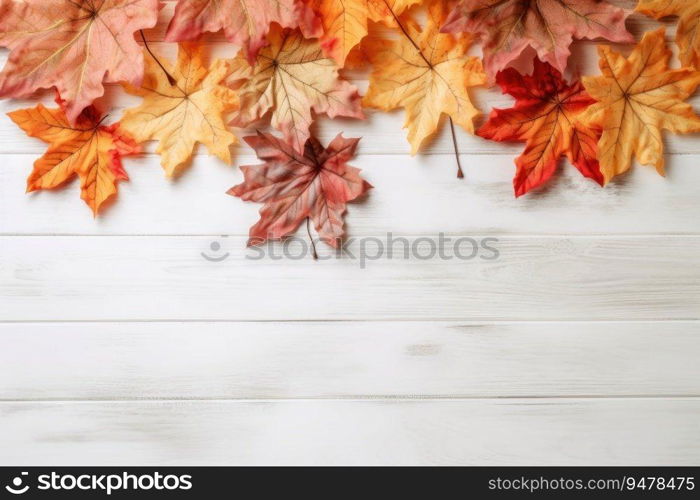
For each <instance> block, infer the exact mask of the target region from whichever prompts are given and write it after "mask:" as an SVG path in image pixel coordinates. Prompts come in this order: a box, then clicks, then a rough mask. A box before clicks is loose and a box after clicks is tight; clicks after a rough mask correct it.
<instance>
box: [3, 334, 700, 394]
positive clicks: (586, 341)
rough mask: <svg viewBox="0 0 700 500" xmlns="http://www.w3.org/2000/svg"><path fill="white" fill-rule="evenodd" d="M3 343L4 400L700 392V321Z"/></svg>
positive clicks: (70, 337) (28, 338)
mask: <svg viewBox="0 0 700 500" xmlns="http://www.w3.org/2000/svg"><path fill="white" fill-rule="evenodd" d="M0 341H1V342H2V345H3V348H2V350H0V400H5V401H9V400H22V401H27V400H34V401H46V400H116V399H118V400H135V399H139V400H140V399H292V398H295V399H299V398H302V399H311V398H368V397H370V398H377V397H387V396H391V397H411V398H415V397H420V398H445V397H464V398H466V397H469V398H472V397H554V396H611V395H613V396H631V395H633V396H662V395H666V396H679V395H683V396H694V395H700V364H699V363H698V362H697V359H698V356H699V355H700V323H698V322H653V323H636V322H631V323H630V322H612V323H605V322H583V323H558V322H555V323H490V324H488V323H487V324H479V323H439V322H425V323H424V322H408V323H407V322H347V323H345V322H330V323H328V322H318V323H308V322H298V323H297V322H295V323H25V324H21V323H20V324H17V323H9V324H8V323H6V324H0ZM86 381H89V383H86Z"/></svg>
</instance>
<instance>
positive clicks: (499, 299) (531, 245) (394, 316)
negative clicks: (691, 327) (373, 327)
mask: <svg viewBox="0 0 700 500" xmlns="http://www.w3.org/2000/svg"><path fill="white" fill-rule="evenodd" d="M466 236H468V237H471V238H474V239H475V240H476V241H477V247H478V248H477V251H476V252H475V254H476V257H475V258H474V259H472V260H461V259H459V258H454V255H453V253H452V247H453V246H454V242H455V241H456V239H457V238H462V237H466ZM426 237H431V238H433V239H432V240H428V241H425V240H420V239H418V238H416V239H410V240H408V241H407V244H404V243H401V242H398V243H397V242H396V241H394V242H393V248H394V252H395V253H394V258H393V259H389V258H388V256H387V251H386V250H387V247H388V244H387V241H386V236H382V238H383V240H371V239H370V240H355V241H351V242H350V244H349V245H348V247H347V249H348V251H349V252H350V253H351V254H352V255H354V257H355V258H354V259H353V258H351V257H350V256H349V254H348V253H347V252H346V253H344V254H343V255H342V256H341V257H340V258H336V254H334V253H332V252H331V251H330V250H329V249H328V248H327V247H325V246H322V247H321V248H320V250H321V258H322V259H323V260H322V261H313V260H312V259H311V258H310V257H309V255H308V252H307V253H306V257H304V248H305V247H307V246H308V245H307V244H306V243H305V241H304V240H302V239H299V240H293V241H291V243H290V244H288V245H287V247H286V248H287V252H286V255H288V256H289V257H288V258H285V257H284V255H285V252H284V248H285V247H284V246H283V245H280V244H276V245H271V246H269V247H266V248H265V256H264V257H262V258H261V254H260V250H259V249H246V248H245V239H242V238H237V237H236V238H229V239H222V240H220V241H219V244H220V245H222V246H221V248H220V249H219V251H218V252H216V253H215V252H213V251H212V250H210V245H211V243H212V240H211V239H210V238H204V237H181V236H174V237H133V236H128V237H2V238H0V249H1V250H0V251H1V252H2V254H1V255H0V297H1V298H2V300H1V302H0V317H1V318H3V319H4V320H18V321H21V320H162V319H168V320H261V319H265V320H324V319H326V320H331V319H332V320H362V319H377V320H379V319H381V320H426V319H428V320H440V319H442V320H466V321H488V320H606V319H612V320H620V319H627V320H664V319H679V320H681V319H687V320H695V319H699V318H698V312H700V238H698V237H692V236H685V237H668V236H659V237H641V236H640V237H605V236H602V237H562V236H552V237H544V236H533V237H515V236H504V237H500V238H498V241H491V242H489V241H486V242H481V246H479V245H478V243H479V241H480V237H479V236H478V235H474V234H472V235H450V236H449V237H450V238H452V241H451V242H450V243H449V244H444V245H443V248H444V252H443V256H444V258H440V257H439V256H438V255H439V249H438V246H439V240H438V236H437V235H428V236H426ZM443 243H444V242H443ZM363 244H364V245H365V250H364V251H362V245H363ZM408 244H410V245H411V246H415V252H409V259H404V258H403V257H404V255H403V249H404V248H405V247H407V245H408ZM380 246H384V247H385V248H384V250H385V252H384V257H381V253H380V252H379V249H380ZM489 247H490V248H495V249H496V250H497V252H498V258H497V259H496V260H491V259H493V258H494V257H495V256H496V255H495V254H494V252H493V251H492V250H490V249H489ZM459 250H460V251H461V253H462V255H463V256H466V257H469V256H470V255H472V254H473V253H474V252H472V243H470V241H469V240H462V241H460V243H459ZM206 252H209V253H206ZM203 253H205V255H207V256H208V257H210V258H212V257H216V258H218V257H224V256H226V253H228V258H227V259H226V260H224V261H223V262H220V263H214V262H209V261H207V260H205V259H204V258H203V256H202V254H203ZM431 254H432V255H435V256H434V258H431V259H429V260H424V259H426V258H427V257H430V256H431ZM374 256H380V258H378V259H377V260H368V258H370V257H374ZM362 257H364V258H365V260H364V268H363V262H362V260H361V258H362ZM299 258H300V260H294V259H299Z"/></svg>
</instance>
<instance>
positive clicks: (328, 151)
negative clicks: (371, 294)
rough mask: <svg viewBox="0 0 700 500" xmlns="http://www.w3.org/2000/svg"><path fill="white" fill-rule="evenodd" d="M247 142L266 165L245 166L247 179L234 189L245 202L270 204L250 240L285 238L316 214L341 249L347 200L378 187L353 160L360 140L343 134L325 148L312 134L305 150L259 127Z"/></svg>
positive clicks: (322, 231) (319, 227)
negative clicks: (348, 137) (351, 164)
mask: <svg viewBox="0 0 700 500" xmlns="http://www.w3.org/2000/svg"><path fill="white" fill-rule="evenodd" d="M245 141H246V142H247V143H248V144H250V146H251V147H252V148H253V149H255V151H256V152H257V155H258V158H260V159H261V160H263V161H264V162H265V163H264V164H263V165H257V166H247V167H241V169H242V170H243V174H244V176H245V181H244V182H243V183H242V184H240V185H238V186H235V187H233V188H232V189H231V190H230V191H229V194H231V195H233V196H238V197H239V198H241V199H243V200H245V201H254V202H257V203H264V206H263V208H262V209H261V210H260V221H259V222H258V223H257V224H255V225H254V226H253V227H252V228H251V230H250V241H249V244H250V245H261V244H263V243H265V242H266V241H268V240H279V239H283V238H285V237H287V236H289V235H290V234H292V233H293V232H295V231H296V230H297V229H298V228H299V226H300V225H301V224H302V223H303V222H304V221H305V220H307V219H310V220H311V221H312V222H313V224H314V227H315V228H316V231H317V232H318V234H319V236H320V237H321V239H322V240H323V241H325V242H326V243H328V244H329V245H330V246H332V247H334V248H338V246H339V244H340V242H341V239H342V237H343V235H344V234H345V230H344V221H343V217H344V214H345V211H346V204H347V202H349V201H353V200H355V199H357V198H359V197H360V196H362V195H363V194H365V193H366V192H367V191H369V190H370V189H371V188H372V186H371V185H370V184H368V183H367V182H365V181H364V180H362V178H361V177H360V170H359V169H357V168H355V167H351V166H349V165H348V164H347V162H348V161H349V160H350V159H351V158H352V157H353V156H354V155H355V150H356V149H357V145H358V143H359V139H345V138H343V137H342V135H339V136H338V137H336V138H335V139H334V140H333V142H331V144H330V145H329V146H328V148H324V147H323V146H322V145H321V144H320V143H319V142H318V140H316V139H315V138H310V139H309V140H308V141H307V142H306V145H305V148H304V153H303V154H301V153H298V152H297V151H296V149H295V148H294V147H293V145H291V144H289V143H286V142H284V141H282V140H280V139H278V138H276V137H274V136H272V135H270V134H265V133H262V132H258V135H257V136H252V137H246V138H245Z"/></svg>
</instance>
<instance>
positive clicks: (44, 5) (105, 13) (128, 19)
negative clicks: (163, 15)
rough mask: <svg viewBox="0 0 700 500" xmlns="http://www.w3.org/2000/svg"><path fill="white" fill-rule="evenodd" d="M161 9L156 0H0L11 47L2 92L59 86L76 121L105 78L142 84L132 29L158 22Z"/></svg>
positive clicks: (0, 79) (0, 26)
mask: <svg viewBox="0 0 700 500" xmlns="http://www.w3.org/2000/svg"><path fill="white" fill-rule="evenodd" d="M158 8H159V2H158V0H91V1H88V0H0V46H3V47H8V48H9V49H10V50H11V52H10V55H9V58H8V61H7V65H6V66H5V68H4V69H3V71H2V72H1V73H0V97H26V96H28V95H30V94H31V93H33V92H35V91H36V90H39V89H46V88H51V87H56V89H57V91H58V93H59V94H60V95H61V97H62V98H63V99H64V100H65V101H66V115H67V117H68V120H69V121H70V122H71V123H75V121H76V119H77V118H78V115H80V113H81V112H82V111H83V109H85V108H86V107H88V106H89V105H90V104H92V103H93V102H94V100H95V99H96V98H98V97H100V96H102V95H103V94H104V86H103V83H116V82H119V81H127V82H130V83H132V84H134V85H139V84H140V83H141V79H142V78H143V58H142V56H141V49H140V47H139V46H138V44H137V43H136V41H135V40H134V36H133V34H134V32H135V31H137V30H140V29H146V28H152V27H154V26H155V25H156V23H157V21H158Z"/></svg>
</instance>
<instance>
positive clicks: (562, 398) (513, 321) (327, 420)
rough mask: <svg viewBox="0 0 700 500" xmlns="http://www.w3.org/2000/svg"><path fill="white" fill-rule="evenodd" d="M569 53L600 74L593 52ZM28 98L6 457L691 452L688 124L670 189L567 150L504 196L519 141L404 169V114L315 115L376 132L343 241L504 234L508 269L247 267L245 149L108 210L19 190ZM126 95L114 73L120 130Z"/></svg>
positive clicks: (12, 228) (263, 459)
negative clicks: (241, 192)
mask: <svg viewBox="0 0 700 500" xmlns="http://www.w3.org/2000/svg"><path fill="white" fill-rule="evenodd" d="M618 3H620V2H618ZM621 3H622V4H624V5H627V6H630V5H633V3H634V2H630V1H627V0H625V1H622V2H621ZM171 12H172V3H170V2H169V4H168V5H167V6H166V8H165V9H164V11H163V14H162V16H163V18H164V19H167V17H168V16H169V15H170V13H171ZM666 24H667V25H668V26H669V27H671V26H672V24H669V23H666ZM658 25H659V23H656V22H654V21H651V20H648V19H645V18H643V17H641V16H637V15H635V16H633V17H632V18H631V19H630V22H629V26H630V27H631V28H632V30H633V31H634V32H635V33H636V34H639V33H641V32H642V31H643V30H646V29H651V28H653V27H655V26H658ZM673 32H674V30H673V29H670V30H669V39H672V35H673ZM148 35H149V37H150V38H151V39H152V40H162V30H154V31H153V32H151V33H149V34H148ZM207 39H208V40H209V42H210V44H211V46H212V53H214V54H217V55H222V56H224V55H227V54H228V55H230V54H232V53H233V51H232V49H231V47H229V46H226V44H224V43H222V39H221V37H220V36H218V35H213V36H210V37H208V38H207ZM154 47H155V48H156V50H163V51H164V53H168V54H173V53H174V46H172V45H168V44H163V43H160V42H155V43H154ZM574 52H575V54H576V56H575V57H576V59H575V60H576V65H575V68H574V70H576V69H579V70H581V71H582V72H585V73H595V72H596V71H597V70H596V57H595V51H594V47H593V44H592V43H590V42H582V43H577V44H576V45H575V47H574ZM5 57H6V54H5V53H2V54H0V59H2V60H4V58H5ZM348 76H349V77H350V78H351V79H353V80H354V81H355V82H356V83H357V84H358V85H359V86H360V87H361V88H366V85H367V83H366V81H364V75H363V74H362V73H360V72H351V73H349V74H348ZM39 99H41V100H43V101H44V102H50V100H51V96H50V94H48V93H44V94H42V95H41V96H39ZM475 100H476V102H477V103H478V104H479V106H480V107H481V108H482V109H483V110H484V112H486V113H487V112H488V111H489V110H490V109H491V108H492V107H493V106H500V107H506V106H508V105H509V103H510V102H511V101H510V99H509V98H508V97H507V96H503V95H501V94H500V93H499V92H498V91H497V90H496V89H491V90H481V91H478V92H476V93H475ZM34 102H35V101H29V100H25V101H0V112H2V115H1V116H0V342H1V344H0V346H1V348H0V450H2V451H1V452H0V464H2V465H32V464H33V465H40V464H45V465H49V464H51V465H53V464H58V463H60V464H103V465H106V464H125V463H128V464H143V465H146V464H169V465H176V464H179V465H183V464H318V463H320V464H477V465H486V464H494V465H499V464H510V465H513V464H552V465H573V464H638V465H661V464H664V465H671V464H677V465H682V464H686V465H697V464H698V463H700V440H699V437H698V436H700V432H699V431H700V363H698V361H697V360H698V356H699V355H700V328H699V326H700V322H699V320H700V231H699V230H700V224H699V223H698V221H700V196H698V193H699V192H700V191H699V190H700V167H699V165H700V140H698V139H699V138H698V136H687V137H669V138H668V140H667V150H668V152H669V157H668V163H669V173H668V177H667V178H666V179H662V178H661V177H658V176H657V175H656V174H655V172H654V171H653V169H650V168H644V167H637V168H636V169H635V170H634V171H633V172H631V173H630V174H629V175H626V176H624V177H622V178H621V179H619V180H618V181H616V182H614V183H613V184H612V185H611V186H609V187H608V188H606V189H605V190H601V189H599V188H597V187H596V186H595V185H593V184H592V183H591V182H590V181H587V180H585V179H582V178H581V177H580V176H579V175H578V174H577V173H576V172H575V171H574V169H573V168H572V167H570V166H568V165H566V166H564V167H563V170H562V173H561V174H560V175H559V176H558V177H557V179H556V180H555V181H554V182H553V183H552V185H551V186H549V187H547V188H546V189H543V190H541V191H539V192H537V193H534V194H532V195H530V196H528V197H525V198H523V199H520V200H515V199H514V198H513V196H512V185H511V179H512V176H513V164H512V162H513V159H514V156H515V155H516V154H518V151H519V150H520V149H521V147H520V146H518V145H499V144H495V143H490V142H487V141H483V140H480V139H478V138H474V137H470V136H468V135H467V134H464V133H461V132H460V134H459V145H460V149H461V152H462V160H463V163H464V166H465V171H466V177H467V178H466V180H465V181H458V180H457V179H456V178H455V170H454V157H453V156H452V146H451V139H450V137H449V135H448V134H446V131H445V130H443V131H442V132H441V133H440V134H438V136H437V137H436V138H435V140H434V141H433V142H432V144H431V145H430V147H429V148H428V150H427V151H426V153H425V154H423V155H420V156H418V157H415V158H411V157H410V156H409V155H408V154H407V151H408V145H407V143H406V142H405V132H404V131H402V130H401V124H402V122H403V117H402V115H401V113H393V114H380V113H372V112H370V113H368V114H369V120H368V121H367V122H354V121H350V120H340V121H335V122H330V121H328V120H320V121H319V125H318V127H317V133H318V135H319V136H320V137H321V138H323V139H324V140H328V139H329V138H331V137H332V136H334V135H335V134H337V133H338V132H341V131H344V132H345V133H346V135H348V136H358V135H362V136H364V139H363V141H362V147H361V151H360V155H359V156H358V158H357V159H356V160H355V161H354V162H353V163H354V164H355V165H356V166H358V167H360V168H362V169H363V170H364V174H365V176H366V177H367V179H368V180H369V181H370V182H372V183H373V184H374V185H375V186H376V189H375V190H373V192H371V193H370V196H369V197H367V199H366V200H364V201H363V202H361V203H358V204H353V205H352V206H351V207H350V213H349V215H348V231H349V235H350V237H352V238H356V239H359V238H362V237H378V238H382V239H385V238H386V235H387V233H393V235H394V237H405V238H407V239H408V240H409V241H411V242H413V241H415V240H417V239H418V238H421V237H426V236H427V237H432V238H437V237H438V234H439V233H441V232H442V233H445V234H446V235H447V237H450V238H453V240H454V239H457V238H468V237H471V238H481V237H491V238H497V239H498V242H497V243H496V244H495V246H496V247H497V248H498V251H499V252H500V258H499V259H497V260H484V259H481V258H479V257H477V258H476V259H474V260H470V261H461V260H456V259H452V260H440V259H438V258H434V259H430V260H420V259H416V258H413V259H410V260H403V259H393V260H389V259H386V258H382V259H379V260H376V261H369V262H366V268H365V269H362V268H361V266H360V263H359V262H358V261H357V260H353V259H351V258H349V257H347V256H344V257H343V258H340V259H336V258H332V259H329V260H325V261H321V262H313V261H311V260H310V259H304V260H300V261H293V260H289V259H285V260H281V261H273V260H271V259H269V258H268V259H265V260H262V261H251V260H250V259H248V258H246V257H250V256H251V255H254V254H252V253H251V251H250V250H246V249H245V234H246V233H247V229H248V227H249V226H250V225H251V224H252V223H254V222H255V220H256V217H257V210H258V209H259V206H256V205H255V204H245V203H243V202H241V201H240V200H237V199H234V198H231V197H229V196H227V195H225V194H224V193H225V191H226V190H227V189H228V188H229V187H231V186H232V185H234V184H236V183H237V182H239V181H240V179H241V175H240V172H239V171H238V170H237V168H236V166H237V165H241V164H250V163H255V162H256V160H255V158H254V157H253V156H252V152H251V150H250V149H248V148H245V147H240V148H236V156H235V164H236V166H226V165H223V164H221V163H220V162H218V161H217V160H215V159H212V158H209V157H208V156H206V154H205V152H204V151H199V152H198V155H197V156H196V158H195V161H194V164H193V166H192V169H191V170H190V171H188V172H187V173H186V174H185V175H184V176H183V177H182V178H181V179H179V180H178V181H175V182H173V181H166V180H165V179H164V175H163V173H162V170H161V168H160V166H159V164H158V158H157V157H156V156H154V155H153V154H152V151H153V150H154V148H153V146H152V145H149V146H148V147H147V148H146V149H147V154H145V155H144V156H143V157H141V158H137V159H129V160H127V161H126V168H127V170H128V171H129V173H130V175H131V182H130V183H123V184H122V185H121V186H120V196H119V202H118V203H117V204H116V205H115V206H113V207H111V208H110V210H108V212H107V213H106V214H105V216H104V217H103V218H100V219H98V220H93V219H92V217H91V215H90V212H89V210H88V209H87V208H86V207H85V206H84V205H83V203H82V201H81V200H80V199H79V195H78V186H77V185H75V184H74V185H69V186H67V187H66V188H65V189H63V190H60V191H55V192H50V193H49V192H47V193H39V194H34V195H25V194H24V185H25V179H26V176H27V175H28V173H29V171H30V169H31V163H32V162H33V161H34V159H35V158H36V157H37V156H38V155H40V154H41V152H42V151H43V149H44V145H43V144H42V143H41V142H39V141H36V140H33V139H31V138H27V137H25V136H24V135H22V134H21V133H20V132H19V131H18V129H17V128H16V127H14V125H13V124H12V123H11V122H10V121H9V119H7V117H6V116H4V113H5V112H7V111H9V110H12V109H16V108H19V107H24V106H31V105H34ZM134 102H137V101H135V100H134V99H133V98H132V97H128V96H125V95H124V94H123V93H122V92H121V91H120V89H119V88H117V87H114V86H112V87H110V88H108V92H107V98H106V104H107V105H108V107H109V108H110V116H113V117H114V118H115V119H117V118H118V117H119V116H120V114H121V110H122V109H124V108H125V107H127V106H130V105H132V104H133V103H134ZM691 102H692V103H693V104H694V105H695V107H696V109H700V98H698V97H697V96H696V97H694V98H693V99H692V101H691ZM245 133H246V132H243V131H241V132H240V135H245ZM300 236H303V234H302V233H300ZM213 242H217V243H219V244H220V245H221V250H219V252H217V253H216V255H223V253H228V254H229V257H228V258H227V259H226V260H225V261H224V262H222V263H218V264H216V263H212V262H207V261H206V260H204V259H203V258H202V257H201V253H203V252H205V253H208V254H211V253H212V250H211V244H212V243H213ZM297 245H298V244H297ZM359 245H360V243H359V242H358V241H357V240H356V241H355V242H354V243H353V244H351V245H350V250H351V251H353V252H354V253H357V251H358V249H359ZM373 245H374V246H370V247H368V248H369V249H370V251H371V252H372V251H373V249H374V248H375V247H376V242H375V243H373ZM425 245H426V243H425V242H424V243H423V246H422V247H421V248H425ZM273 248H275V249H276V250H278V251H279V249H280V245H275V246H273ZM371 252H370V253H371ZM446 252H447V254H448V255H449V254H450V253H451V252H450V251H449V248H447V249H446ZM322 255H323V256H330V253H329V251H328V250H327V249H322ZM482 255H483V254H482Z"/></svg>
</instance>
